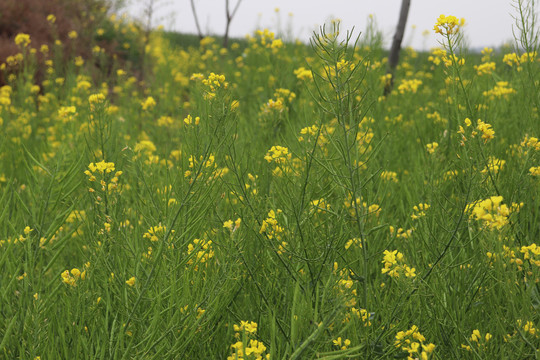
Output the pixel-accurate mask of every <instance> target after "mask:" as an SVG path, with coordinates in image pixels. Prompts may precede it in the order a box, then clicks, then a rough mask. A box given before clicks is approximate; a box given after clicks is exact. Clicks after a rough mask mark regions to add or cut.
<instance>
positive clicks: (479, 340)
mask: <svg viewBox="0 0 540 360" xmlns="http://www.w3.org/2000/svg"><path fill="white" fill-rule="evenodd" d="M492 337H493V336H492V335H491V334H490V333H486V335H485V336H482V334H481V333H480V330H478V329H475V330H473V332H472V334H471V336H470V337H469V342H470V343H476V346H478V347H479V348H481V349H482V350H485V348H486V344H487V343H488V342H489V340H491V338H492ZM461 348H462V349H465V350H467V351H472V349H471V346H470V345H465V344H461Z"/></svg>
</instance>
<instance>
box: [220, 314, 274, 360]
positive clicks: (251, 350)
mask: <svg viewBox="0 0 540 360" xmlns="http://www.w3.org/2000/svg"><path fill="white" fill-rule="evenodd" d="M233 329H234V331H235V334H234V336H235V338H237V339H240V338H242V340H243V341H237V342H236V343H234V344H232V345H231V352H232V354H231V355H230V356H228V357H227V360H247V359H250V360H263V359H270V354H264V352H265V351H266V346H265V345H264V344H263V342H262V341H258V340H256V339H253V338H252V337H255V335H256V333H257V323H255V322H253V321H241V322H240V325H237V324H234V326H233ZM248 340H249V341H248ZM244 341H245V342H244Z"/></svg>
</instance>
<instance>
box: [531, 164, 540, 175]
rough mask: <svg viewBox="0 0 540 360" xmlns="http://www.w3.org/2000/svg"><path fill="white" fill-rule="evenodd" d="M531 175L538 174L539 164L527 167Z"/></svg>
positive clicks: (539, 170) (539, 172)
mask: <svg viewBox="0 0 540 360" xmlns="http://www.w3.org/2000/svg"><path fill="white" fill-rule="evenodd" d="M529 173H530V174H531V176H540V166H532V167H531V168H530V169H529Z"/></svg>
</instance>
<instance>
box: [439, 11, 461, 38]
mask: <svg viewBox="0 0 540 360" xmlns="http://www.w3.org/2000/svg"><path fill="white" fill-rule="evenodd" d="M463 25H465V19H463V18H462V19H458V18H457V17H455V16H453V15H449V16H445V15H440V16H439V18H438V19H437V23H436V24H435V26H434V27H433V30H434V31H435V33H437V34H441V35H452V34H456V33H457V32H458V31H459V29H460V28H461V27H463Z"/></svg>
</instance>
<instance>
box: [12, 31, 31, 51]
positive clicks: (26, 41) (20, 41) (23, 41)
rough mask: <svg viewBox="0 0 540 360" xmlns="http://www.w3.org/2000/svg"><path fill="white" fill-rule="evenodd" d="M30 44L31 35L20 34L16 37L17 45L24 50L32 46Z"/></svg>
mask: <svg viewBox="0 0 540 360" xmlns="http://www.w3.org/2000/svg"><path fill="white" fill-rule="evenodd" d="M30 42H31V40H30V35H28V34H23V33H20V34H17V36H15V44H16V45H20V46H22V47H23V48H24V47H27V46H28V45H30Z"/></svg>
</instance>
